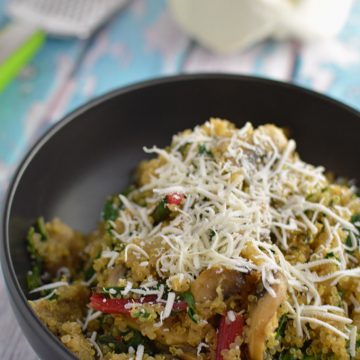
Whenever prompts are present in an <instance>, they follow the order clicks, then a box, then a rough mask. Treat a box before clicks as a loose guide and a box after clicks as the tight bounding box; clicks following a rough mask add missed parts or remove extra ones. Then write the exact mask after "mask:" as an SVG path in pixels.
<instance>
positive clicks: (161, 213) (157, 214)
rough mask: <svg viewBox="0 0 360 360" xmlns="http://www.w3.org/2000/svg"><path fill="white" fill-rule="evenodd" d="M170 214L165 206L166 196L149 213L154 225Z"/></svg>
mask: <svg viewBox="0 0 360 360" xmlns="http://www.w3.org/2000/svg"><path fill="white" fill-rule="evenodd" d="M169 216H170V209H169V208H168V207H167V201H166V198H164V199H162V200H161V201H160V202H159V204H158V205H157V206H156V208H155V209H154V211H153V212H152V214H151V217H152V218H153V220H154V225H157V224H159V223H161V222H162V221H164V220H166V219H168V218H169Z"/></svg>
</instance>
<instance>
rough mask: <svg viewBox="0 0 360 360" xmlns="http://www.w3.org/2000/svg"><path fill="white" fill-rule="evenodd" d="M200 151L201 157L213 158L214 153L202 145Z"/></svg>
mask: <svg viewBox="0 0 360 360" xmlns="http://www.w3.org/2000/svg"><path fill="white" fill-rule="evenodd" d="M198 150H199V154H200V155H209V156H213V153H212V152H211V151H210V150H208V149H207V148H206V146H205V145H204V144H200V145H199V147H198Z"/></svg>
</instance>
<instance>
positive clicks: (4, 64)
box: [0, 22, 45, 93]
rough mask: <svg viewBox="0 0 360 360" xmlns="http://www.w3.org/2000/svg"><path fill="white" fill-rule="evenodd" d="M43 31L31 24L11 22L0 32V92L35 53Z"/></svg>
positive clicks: (42, 37) (40, 43)
mask: <svg viewBox="0 0 360 360" xmlns="http://www.w3.org/2000/svg"><path fill="white" fill-rule="evenodd" d="M44 40H45V33H44V32H43V31H41V30H39V29H36V28H34V27H33V26H32V25H29V24H24V23H18V22H13V23H10V24H9V25H7V26H6V27H5V29H3V30H2V31H1V32H0V93H1V92H2V91H3V90H4V89H5V87H6V86H7V85H8V84H9V83H10V82H11V81H12V80H13V79H14V78H15V77H16V75H17V74H18V73H19V72H20V71H21V69H22V68H23V67H24V66H25V65H26V64H27V63H28V62H29V61H30V60H31V58H32V57H33V56H34V55H35V54H36V53H37V51H38V50H39V49H40V47H41V46H42V44H43V43H44Z"/></svg>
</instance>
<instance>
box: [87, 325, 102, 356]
mask: <svg viewBox="0 0 360 360" xmlns="http://www.w3.org/2000/svg"><path fill="white" fill-rule="evenodd" d="M96 336H97V333H96V331H94V332H93V333H92V334H91V337H90V338H88V341H89V342H90V344H91V345H92V346H93V347H94V348H95V350H96V352H97V355H98V357H99V359H100V360H101V359H103V353H102V351H101V349H100V347H99V345H98V344H97V343H96Z"/></svg>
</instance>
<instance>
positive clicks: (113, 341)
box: [97, 334, 126, 354]
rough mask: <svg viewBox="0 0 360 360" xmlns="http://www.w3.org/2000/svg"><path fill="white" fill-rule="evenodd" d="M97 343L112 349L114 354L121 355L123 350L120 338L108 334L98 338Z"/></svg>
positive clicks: (123, 345) (123, 346)
mask: <svg viewBox="0 0 360 360" xmlns="http://www.w3.org/2000/svg"><path fill="white" fill-rule="evenodd" d="M97 341H98V343H99V344H101V345H106V346H108V347H109V348H111V349H113V350H114V352H115V353H116V354H119V353H122V352H124V350H125V344H124V343H123V339H122V338H121V336H117V337H115V336H112V335H110V334H103V335H100V336H98V338H97ZM125 351H126V350H125Z"/></svg>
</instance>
